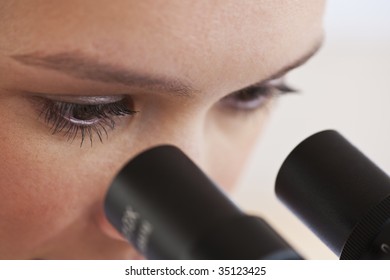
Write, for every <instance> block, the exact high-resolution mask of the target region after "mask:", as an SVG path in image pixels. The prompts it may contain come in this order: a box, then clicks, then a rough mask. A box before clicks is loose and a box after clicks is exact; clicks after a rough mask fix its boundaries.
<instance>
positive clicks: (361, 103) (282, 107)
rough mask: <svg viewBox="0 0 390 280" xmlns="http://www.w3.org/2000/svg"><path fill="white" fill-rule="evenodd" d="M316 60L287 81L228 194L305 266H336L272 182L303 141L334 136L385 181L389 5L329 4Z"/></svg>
mask: <svg viewBox="0 0 390 280" xmlns="http://www.w3.org/2000/svg"><path fill="white" fill-rule="evenodd" d="M325 29H326V41H325V45H324V47H323V49H322V50H321V52H320V53H319V54H318V55H317V56H316V57H315V58H313V59H312V60H311V61H310V62H309V63H308V64H306V65H304V66H303V67H302V68H300V69H299V70H295V71H294V72H293V73H291V74H290V75H289V77H288V81H289V82H290V84H291V85H292V86H293V87H294V86H295V87H297V88H299V89H300V91H301V93H300V94H295V95H294V94H293V95H288V96H283V97H282V98H281V99H280V100H279V102H278V104H277V106H276V108H275V111H274V112H273V113H272V115H271V119H270V123H269V124H268V126H267V128H266V131H265V133H264V134H263V137H262V138H261V139H260V142H259V144H258V146H257V147H256V150H255V152H254V154H253V157H252V158H251V160H250V162H249V164H248V168H247V169H246V173H245V174H244V175H243V177H242V180H241V181H240V183H239V187H238V188H237V189H236V191H235V193H234V194H233V198H234V199H235V200H236V202H237V203H238V204H239V205H240V206H241V207H242V208H243V209H244V210H246V211H247V212H249V213H252V214H257V215H261V216H262V217H264V218H265V219H266V220H267V221H268V222H269V223H270V224H271V225H272V226H273V227H274V228H275V229H276V230H277V231H279V232H280V233H281V234H282V235H283V237H284V238H285V239H287V240H288V241H289V242H290V243H291V244H292V245H293V246H294V247H295V248H296V249H297V250H298V251H300V252H301V253H302V254H303V255H304V256H305V257H306V258H308V259H335V258H336V256H335V255H334V254H333V253H332V252H331V251H330V250H329V249H328V248H327V247H325V246H324V245H323V244H322V243H321V242H320V241H319V240H318V239H317V238H316V237H315V236H314V235H313V234H312V233H311V232H310V231H309V230H308V229H307V228H306V227H305V226H304V225H302V223H301V222H300V221H299V220H298V219H297V218H295V216H294V215H293V214H291V213H290V212H289V210H287V209H286V208H285V207H284V206H283V205H282V204H281V203H280V202H279V201H278V200H277V199H276V198H275V194H274V181H275V178H276V174H277V171H278V169H279V167H280V166H281V164H282V162H283V160H284V159H285V157H286V156H287V155H288V153H289V152H290V151H291V150H292V149H293V148H294V147H295V146H296V145H297V144H298V143H299V142H300V141H301V140H303V139H304V138H306V137H307V136H309V135H311V134H313V133H314V132H317V131H320V130H324V129H329V128H332V129H336V130H338V131H339V132H341V133H342V134H343V135H344V136H345V137H346V138H347V139H349V140H350V141H351V142H352V143H353V144H354V145H355V146H357V147H358V148H359V149H360V150H361V151H362V152H363V153H365V154H366V155H367V156H368V157H369V158H370V159H372V160H373V161H374V162H375V163H376V164H377V165H379V166H380V167H381V168H382V169H383V170H384V171H386V172H387V173H388V174H390V151H389V150H390V149H389V145H390V1H388V0H374V1H373V0H371V1H369V0H354V1H351V0H329V1H328V5H327V13H326V17H325Z"/></svg>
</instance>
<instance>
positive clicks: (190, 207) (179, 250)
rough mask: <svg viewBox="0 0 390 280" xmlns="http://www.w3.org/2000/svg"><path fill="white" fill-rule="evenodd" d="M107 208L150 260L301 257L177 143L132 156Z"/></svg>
mask: <svg viewBox="0 0 390 280" xmlns="http://www.w3.org/2000/svg"><path fill="white" fill-rule="evenodd" d="M105 211H106V215H107V218H108V220H109V221H110V222H111V223H112V224H113V225H114V227H115V228H116V229H117V230H118V231H119V232H121V233H122V234H123V235H124V236H125V237H126V238H127V239H128V240H129V241H130V242H131V243H132V244H133V245H134V246H135V247H136V248H137V249H138V250H139V251H140V252H141V253H142V254H143V255H144V256H145V257H146V258H148V259H300V257H299V255H298V254H297V253H296V252H294V251H293V250H292V249H291V247H290V246H289V245H288V244H287V243H286V242H285V241H284V240H283V239H282V238H281V237H279V236H278V234H277V233H276V232H274V231H273V229H272V228H271V227H270V226H268V224H267V223H265V222H264V221H263V220H262V219H260V218H258V217H253V216H248V215H245V214H244V213H242V212H241V211H240V210H239V209H238V208H237V207H236V206H235V205H234V204H233V203H232V202H231V201H230V200H229V199H228V198H227V197H226V196H225V195H224V194H223V193H222V192H221V191H220V189H219V188H218V187H216V185H215V184H214V183H213V182H212V181H211V180H210V179H209V178H208V177H207V176H206V175H205V174H204V173H203V172H202V171H201V170H200V169H199V168H198V167H197V166H196V165H195V164H194V163H193V162H192V161H191V160H190V159H189V158H188V157H187V156H186V155H184V153H183V152H181V151H180V150H179V149H177V148H175V147H173V146H159V147H156V148H152V149H150V150H148V151H146V152H143V153H141V154H140V155H138V156H137V157H135V158H134V159H133V160H131V161H130V162H129V163H128V164H127V165H126V166H125V167H124V168H123V169H122V170H121V171H120V173H119V174H118V175H117V176H116V178H115V180H114V182H113V183H112V185H111V187H110V188H109V191H108V193H107V196H106V201H105Z"/></svg>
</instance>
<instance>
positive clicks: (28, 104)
mask: <svg viewBox="0 0 390 280" xmlns="http://www.w3.org/2000/svg"><path fill="white" fill-rule="evenodd" d="M323 6H324V3H323V1H313V0H301V1H282V0H276V1H261V0H256V1H255V0H253V1H251V0H247V1H245V5H244V4H243V1H230V0H229V1H228V0H215V1H191V0H188V1H181V0H178V1H174V0H172V1H165V0H164V1H159V0H153V1H152V0H150V1H149V0H144V1H127V0H114V1H103V0H93V1H92V0H84V1H76V0H68V1H51V0H31V1H28V3H27V2H26V1H18V0H13V1H8V0H5V1H1V3H0V30H1V31H0V32H1V33H0V120H1V122H0V148H1V156H0V158H1V162H0V198H1V203H0V229H1V230H0V240H1V243H0V258H2V259H34V258H44V259H74V258H76V259H122V258H124V259H134V258H140V257H141V256H139V255H138V254H137V253H136V251H135V250H134V249H133V248H132V247H131V246H130V245H128V244H127V243H126V242H125V241H124V240H122V238H121V237H120V236H119V235H118V234H116V233H115V231H113V229H112V228H111V227H110V226H109V224H108V222H107V220H106V219H105V217H104V214H103V210H102V204H103V200H104V195H105V193H106V192H107V188H108V186H109V184H110V182H111V180H112V179H113V177H114V176H115V174H116V173H117V172H118V171H119V170H120V168H121V167H122V166H123V165H124V164H125V163H126V162H127V161H128V160H129V159H131V158H132V157H134V156H135V155H136V154H138V153H139V152H141V151H143V150H145V149H147V148H148V147H151V146H155V145H158V144H163V143H169V144H173V145H175V146H177V147H179V148H180V149H182V150H183V151H184V152H185V153H186V154H187V155H189V156H190V157H191V158H192V159H193V160H194V161H195V162H196V163H197V164H198V165H199V166H200V167H201V168H202V169H203V170H204V171H205V172H206V173H207V174H208V175H210V176H211V177H212V178H213V180H215V181H216V182H218V183H219V184H220V185H221V186H223V187H224V188H226V189H230V188H232V187H233V185H234V183H235V181H236V180H237V178H238V176H239V174H240V171H241V169H242V167H243V165H244V162H245V159H246V158H247V156H248V154H249V153H250V151H251V148H252V146H253V145H254V143H255V142H256V140H257V138H258V135H259V133H260V131H261V129H262V127H263V124H264V122H265V120H266V117H267V115H268V112H269V108H270V106H271V104H270V103H272V102H271V101H267V102H266V103H267V104H265V105H264V106H261V107H260V108H258V109H256V110H240V109H237V108H234V109H232V108H230V107H229V108H228V106H225V105H223V103H222V102H221V101H220V100H221V99H222V98H224V97H226V96H229V95H231V94H233V93H235V92H236V91H238V90H240V89H243V88H245V87H248V86H250V85H252V84H254V83H257V82H259V81H262V80H264V79H266V78H269V77H270V76H272V75H274V74H275V73H277V72H279V71H280V70H281V69H283V68H286V67H288V66H289V65H291V64H294V63H296V62H297V61H300V60H302V58H307V57H308V54H312V53H313V52H314V50H315V49H316V48H317V47H318V45H319V43H320V41H321V37H322V22H321V21H322V13H323ZM65 52H68V53H71V55H72V56H76V57H77V58H80V57H83V59H84V60H83V63H84V62H88V63H89V62H94V63H95V64H96V62H98V64H99V65H100V67H101V66H103V67H102V68H105V69H114V70H118V69H119V70H121V71H128V72H131V73H134V72H137V73H141V74H142V75H149V76H150V75H153V76H156V77H159V78H163V79H169V80H174V81H173V82H171V83H170V87H164V86H161V85H160V84H156V83H154V81H152V80H150V79H149V80H148V79H143V80H141V83H138V84H137V85H134V84H133V83H132V82H123V81H119V80H116V78H112V79H109V78H106V80H105V81H97V80H96V79H95V78H96V77H95V78H94V79H89V78H87V77H86V76H88V75H95V76H96V73H100V72H99V71H100V70H99V69H96V70H94V69H92V70H91V71H89V72H88V74H86V73H85V72H83V73H80V72H79V73H73V72H72V73H70V72H69V71H68V70H69V69H68V70H66V69H65V70H64V69H63V66H64V65H62V66H61V67H62V68H61V67H59V66H58V65H56V63H60V62H59V61H60V60H61V59H62V61H67V59H63V58H61V55H60V56H57V58H61V59H57V60H54V61H51V62H50V63H49V62H48V61H47V60H45V59H46V58H47V57H48V56H51V55H58V54H62V55H63V54H64V53H65ZM31 57H33V58H31ZM72 59H73V58H72ZM303 60H304V59H303ZM99 65H95V66H99ZM57 66H58V67H57ZM60 68H61V69H62V70H60ZM78 68H80V67H78ZM91 73H92V74H91ZM114 74H115V73H114ZM102 76H103V77H109V76H108V75H107V76H105V75H102ZM126 77H127V76H126V75H125V78H126ZM178 81H183V82H184V84H185V86H181V87H179V88H173V86H175V85H179V82H178ZM36 96H39V97H40V98H41V99H40V100H42V98H46V99H47V98H48V99H50V100H59V101H67V102H71V103H77V102H80V99H79V97H80V96H84V97H85V96H87V97H88V96H89V97H91V96H111V97H113V96H114V97H115V96H125V98H126V100H129V101H128V105H129V106H130V105H131V106H133V107H134V109H135V110H137V111H139V112H138V113H137V114H136V115H135V116H125V117H120V118H119V117H118V118H115V123H116V125H115V128H114V129H112V130H111V129H107V130H108V137H107V139H106V137H105V136H104V137H103V143H101V142H100V141H99V140H98V139H97V137H96V135H94V136H93V143H92V146H91V144H90V143H89V139H88V138H87V139H85V140H84V143H83V145H81V147H80V143H81V136H80V134H77V135H76V136H75V139H74V140H73V141H68V139H67V137H66V136H64V135H63V133H55V134H52V133H51V130H50V129H51V125H50V124H48V123H46V122H45V121H44V120H43V119H42V118H41V117H39V114H40V111H39V109H37V107H39V106H38V105H37V102H36V99H35V97H36ZM87 100H89V101H90V100H91V99H87ZM89 101H88V102H89ZM221 104H222V105H221ZM41 110H42V109H41Z"/></svg>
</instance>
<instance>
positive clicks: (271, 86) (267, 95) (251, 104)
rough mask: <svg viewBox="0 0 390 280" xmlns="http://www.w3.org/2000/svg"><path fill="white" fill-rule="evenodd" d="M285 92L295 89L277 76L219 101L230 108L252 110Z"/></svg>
mask: <svg viewBox="0 0 390 280" xmlns="http://www.w3.org/2000/svg"><path fill="white" fill-rule="evenodd" d="M287 92H295V90H294V89H292V88H291V87H289V86H287V85H286V84H285V82H284V81H283V79H281V78H279V79H275V80H270V81H268V82H267V83H264V84H260V85H254V86H250V87H247V88H244V89H242V90H240V91H237V92H234V93H232V94H230V95H228V96H226V97H224V98H223V99H221V101H220V102H221V104H222V105H223V106H226V107H228V108H231V109H236V110H241V111H252V110H256V109H259V108H262V107H263V106H264V105H265V104H266V103H267V101H268V100H270V99H271V98H272V97H274V96H276V95H278V94H280V93H287Z"/></svg>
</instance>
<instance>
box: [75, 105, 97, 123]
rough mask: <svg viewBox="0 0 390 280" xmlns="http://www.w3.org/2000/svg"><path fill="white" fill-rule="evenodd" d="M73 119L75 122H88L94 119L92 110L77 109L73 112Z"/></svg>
mask: <svg viewBox="0 0 390 280" xmlns="http://www.w3.org/2000/svg"><path fill="white" fill-rule="evenodd" d="M73 117H74V118H75V119H77V120H82V121H88V120H92V119H94V118H95V116H94V113H93V112H92V110H91V109H90V108H88V107H86V106H84V107H81V108H79V109H78V110H75V111H74V112H73Z"/></svg>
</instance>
